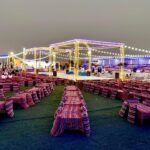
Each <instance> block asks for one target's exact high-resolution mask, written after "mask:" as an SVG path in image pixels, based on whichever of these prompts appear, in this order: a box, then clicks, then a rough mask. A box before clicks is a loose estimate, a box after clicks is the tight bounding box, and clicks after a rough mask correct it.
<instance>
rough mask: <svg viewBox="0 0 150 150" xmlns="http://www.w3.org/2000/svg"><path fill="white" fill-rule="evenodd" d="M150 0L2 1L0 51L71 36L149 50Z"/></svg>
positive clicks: (70, 37)
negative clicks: (119, 43)
mask: <svg viewBox="0 0 150 150" xmlns="http://www.w3.org/2000/svg"><path fill="white" fill-rule="evenodd" d="M149 6H150V0H1V1H0V54H2V53H7V52H10V51H14V52H19V51H22V48H23V47H26V48H30V47H38V46H40V47H41V46H49V44H52V43H55V42H61V41H65V40H70V39H74V38H84V39H93V40H101V41H103V40H104V41H114V42H124V43H126V44H127V45H131V46H135V47H138V48H145V49H150V17H149V15H150V8H149Z"/></svg>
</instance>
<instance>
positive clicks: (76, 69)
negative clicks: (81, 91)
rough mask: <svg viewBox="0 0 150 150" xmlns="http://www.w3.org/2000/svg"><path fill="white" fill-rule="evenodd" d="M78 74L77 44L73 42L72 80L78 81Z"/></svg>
mask: <svg viewBox="0 0 150 150" xmlns="http://www.w3.org/2000/svg"><path fill="white" fill-rule="evenodd" d="M78 72H79V42H78V41H77V42H75V50H74V80H77V79H78Z"/></svg>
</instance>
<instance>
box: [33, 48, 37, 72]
mask: <svg viewBox="0 0 150 150" xmlns="http://www.w3.org/2000/svg"><path fill="white" fill-rule="evenodd" d="M33 50H34V61H35V67H34V73H35V74H36V75H37V60H36V58H37V53H36V48H33Z"/></svg>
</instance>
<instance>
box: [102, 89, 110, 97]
mask: <svg viewBox="0 0 150 150" xmlns="http://www.w3.org/2000/svg"><path fill="white" fill-rule="evenodd" d="M108 92H109V90H108V89H106V88H103V90H102V96H104V97H107V96H108Z"/></svg>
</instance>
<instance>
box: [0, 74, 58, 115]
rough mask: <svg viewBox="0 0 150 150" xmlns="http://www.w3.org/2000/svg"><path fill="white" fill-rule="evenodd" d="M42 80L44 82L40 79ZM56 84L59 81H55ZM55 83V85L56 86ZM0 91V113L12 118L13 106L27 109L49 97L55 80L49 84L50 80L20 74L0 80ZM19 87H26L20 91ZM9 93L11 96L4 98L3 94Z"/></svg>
mask: <svg viewBox="0 0 150 150" xmlns="http://www.w3.org/2000/svg"><path fill="white" fill-rule="evenodd" d="M43 78H44V82H43V81H42V79H43ZM56 81H57V82H58V83H59V82H60V81H59V80H56ZM58 83H56V84H58ZM0 84H1V87H0V88H1V89H0V99H1V101H0V111H5V112H6V114H7V115H8V116H9V117H14V110H13V105H14V104H18V105H20V107H21V108H23V109H27V108H29V107H31V106H34V105H35V104H37V103H39V102H40V101H41V100H42V99H43V97H45V96H49V95H50V94H51V93H52V91H53V90H54V85H55V80H53V82H51V80H50V78H45V77H41V76H40V78H38V77H35V75H31V74H22V75H21V76H20V74H19V75H17V76H13V78H12V79H11V80H7V79H3V80H1V83H0ZM21 87H23V88H24V87H28V88H27V89H26V90H21ZM7 92H11V96H5V93H7Z"/></svg>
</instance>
